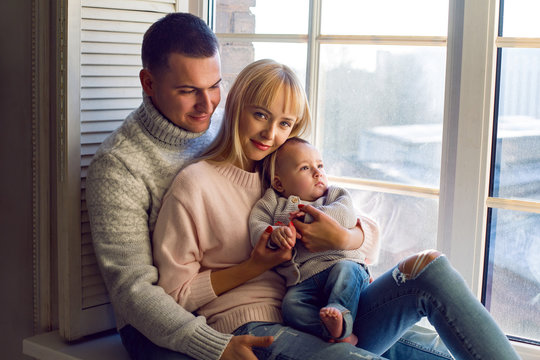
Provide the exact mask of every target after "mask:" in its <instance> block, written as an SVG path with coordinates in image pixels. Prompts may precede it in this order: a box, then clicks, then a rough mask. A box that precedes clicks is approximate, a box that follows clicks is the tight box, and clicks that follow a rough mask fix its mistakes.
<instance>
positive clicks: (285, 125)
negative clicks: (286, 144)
mask: <svg viewBox="0 0 540 360" xmlns="http://www.w3.org/2000/svg"><path fill="white" fill-rule="evenodd" d="M281 126H283V127H291V123H290V122H288V121H282V122H281Z"/></svg>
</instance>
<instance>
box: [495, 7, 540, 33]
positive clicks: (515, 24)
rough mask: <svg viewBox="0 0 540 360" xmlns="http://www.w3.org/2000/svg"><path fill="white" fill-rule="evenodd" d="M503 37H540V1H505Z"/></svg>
mask: <svg viewBox="0 0 540 360" xmlns="http://www.w3.org/2000/svg"><path fill="white" fill-rule="evenodd" d="M503 4H504V8H503V10H502V11H503V13H502V15H503V19H504V21H503V35H504V36H510V37H540V23H539V22H538V16H539V14H540V1H538V0H505V1H504V3H503Z"/></svg>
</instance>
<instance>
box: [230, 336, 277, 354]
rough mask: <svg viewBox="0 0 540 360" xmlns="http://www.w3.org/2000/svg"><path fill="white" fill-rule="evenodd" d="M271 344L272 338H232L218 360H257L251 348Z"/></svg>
mask: <svg viewBox="0 0 540 360" xmlns="http://www.w3.org/2000/svg"><path fill="white" fill-rule="evenodd" d="M273 342H274V338H273V337H272V336H253V335H239V336H233V337H232V338H231V341H229V343H228V344H227V347H226V348H225V351H223V354H221V357H220V360H257V357H256V356H255V354H253V350H252V349H251V348H252V347H253V346H257V347H268V346H270V345H272V343H273Z"/></svg>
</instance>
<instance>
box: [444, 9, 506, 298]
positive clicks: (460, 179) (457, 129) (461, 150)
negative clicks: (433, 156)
mask: <svg viewBox="0 0 540 360" xmlns="http://www.w3.org/2000/svg"><path fill="white" fill-rule="evenodd" d="M450 4H451V5H450V21H449V24H451V25H450V28H449V32H448V36H449V38H448V55H447V59H448V62H447V82H446V98H445V119H444V134H443V153H442V166H441V197H440V202H439V204H440V205H439V231H438V242H439V247H440V248H441V249H442V250H443V251H444V252H445V253H446V254H447V255H448V256H449V257H450V258H451V260H452V263H453V264H454V266H455V267H456V268H457V269H458V271H459V272H460V273H461V274H462V275H463V276H464V278H465V280H466V281H467V283H468V284H469V286H470V287H471V288H472V290H473V292H474V293H475V294H477V295H478V296H480V291H481V288H482V286H481V284H482V271H483V263H484V248H485V227H486V210H487V207H486V199H487V195H488V191H487V190H488V185H489V166H490V149H491V131H492V122H491V119H492V118H493V91H492V89H493V86H494V82H495V65H496V61H495V54H496V51H495V50H496V46H495V38H496V33H497V14H498V7H497V1H496V0H489V1H482V2H462V1H457V0H456V1H451V2H450ZM460 19H462V22H461V20H460ZM458 20H459V21H458Z"/></svg>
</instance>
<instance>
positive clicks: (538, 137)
mask: <svg viewBox="0 0 540 360" xmlns="http://www.w3.org/2000/svg"><path fill="white" fill-rule="evenodd" d="M498 115H499V117H498V125H497V143H496V157H495V164H494V165H495V168H494V169H493V171H494V176H493V184H492V185H493V193H492V196H495V197H504V198H520V199H532V200H540V49H515V48H511V49H503V50H502V56H501V75H500V100H499V113H498Z"/></svg>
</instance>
